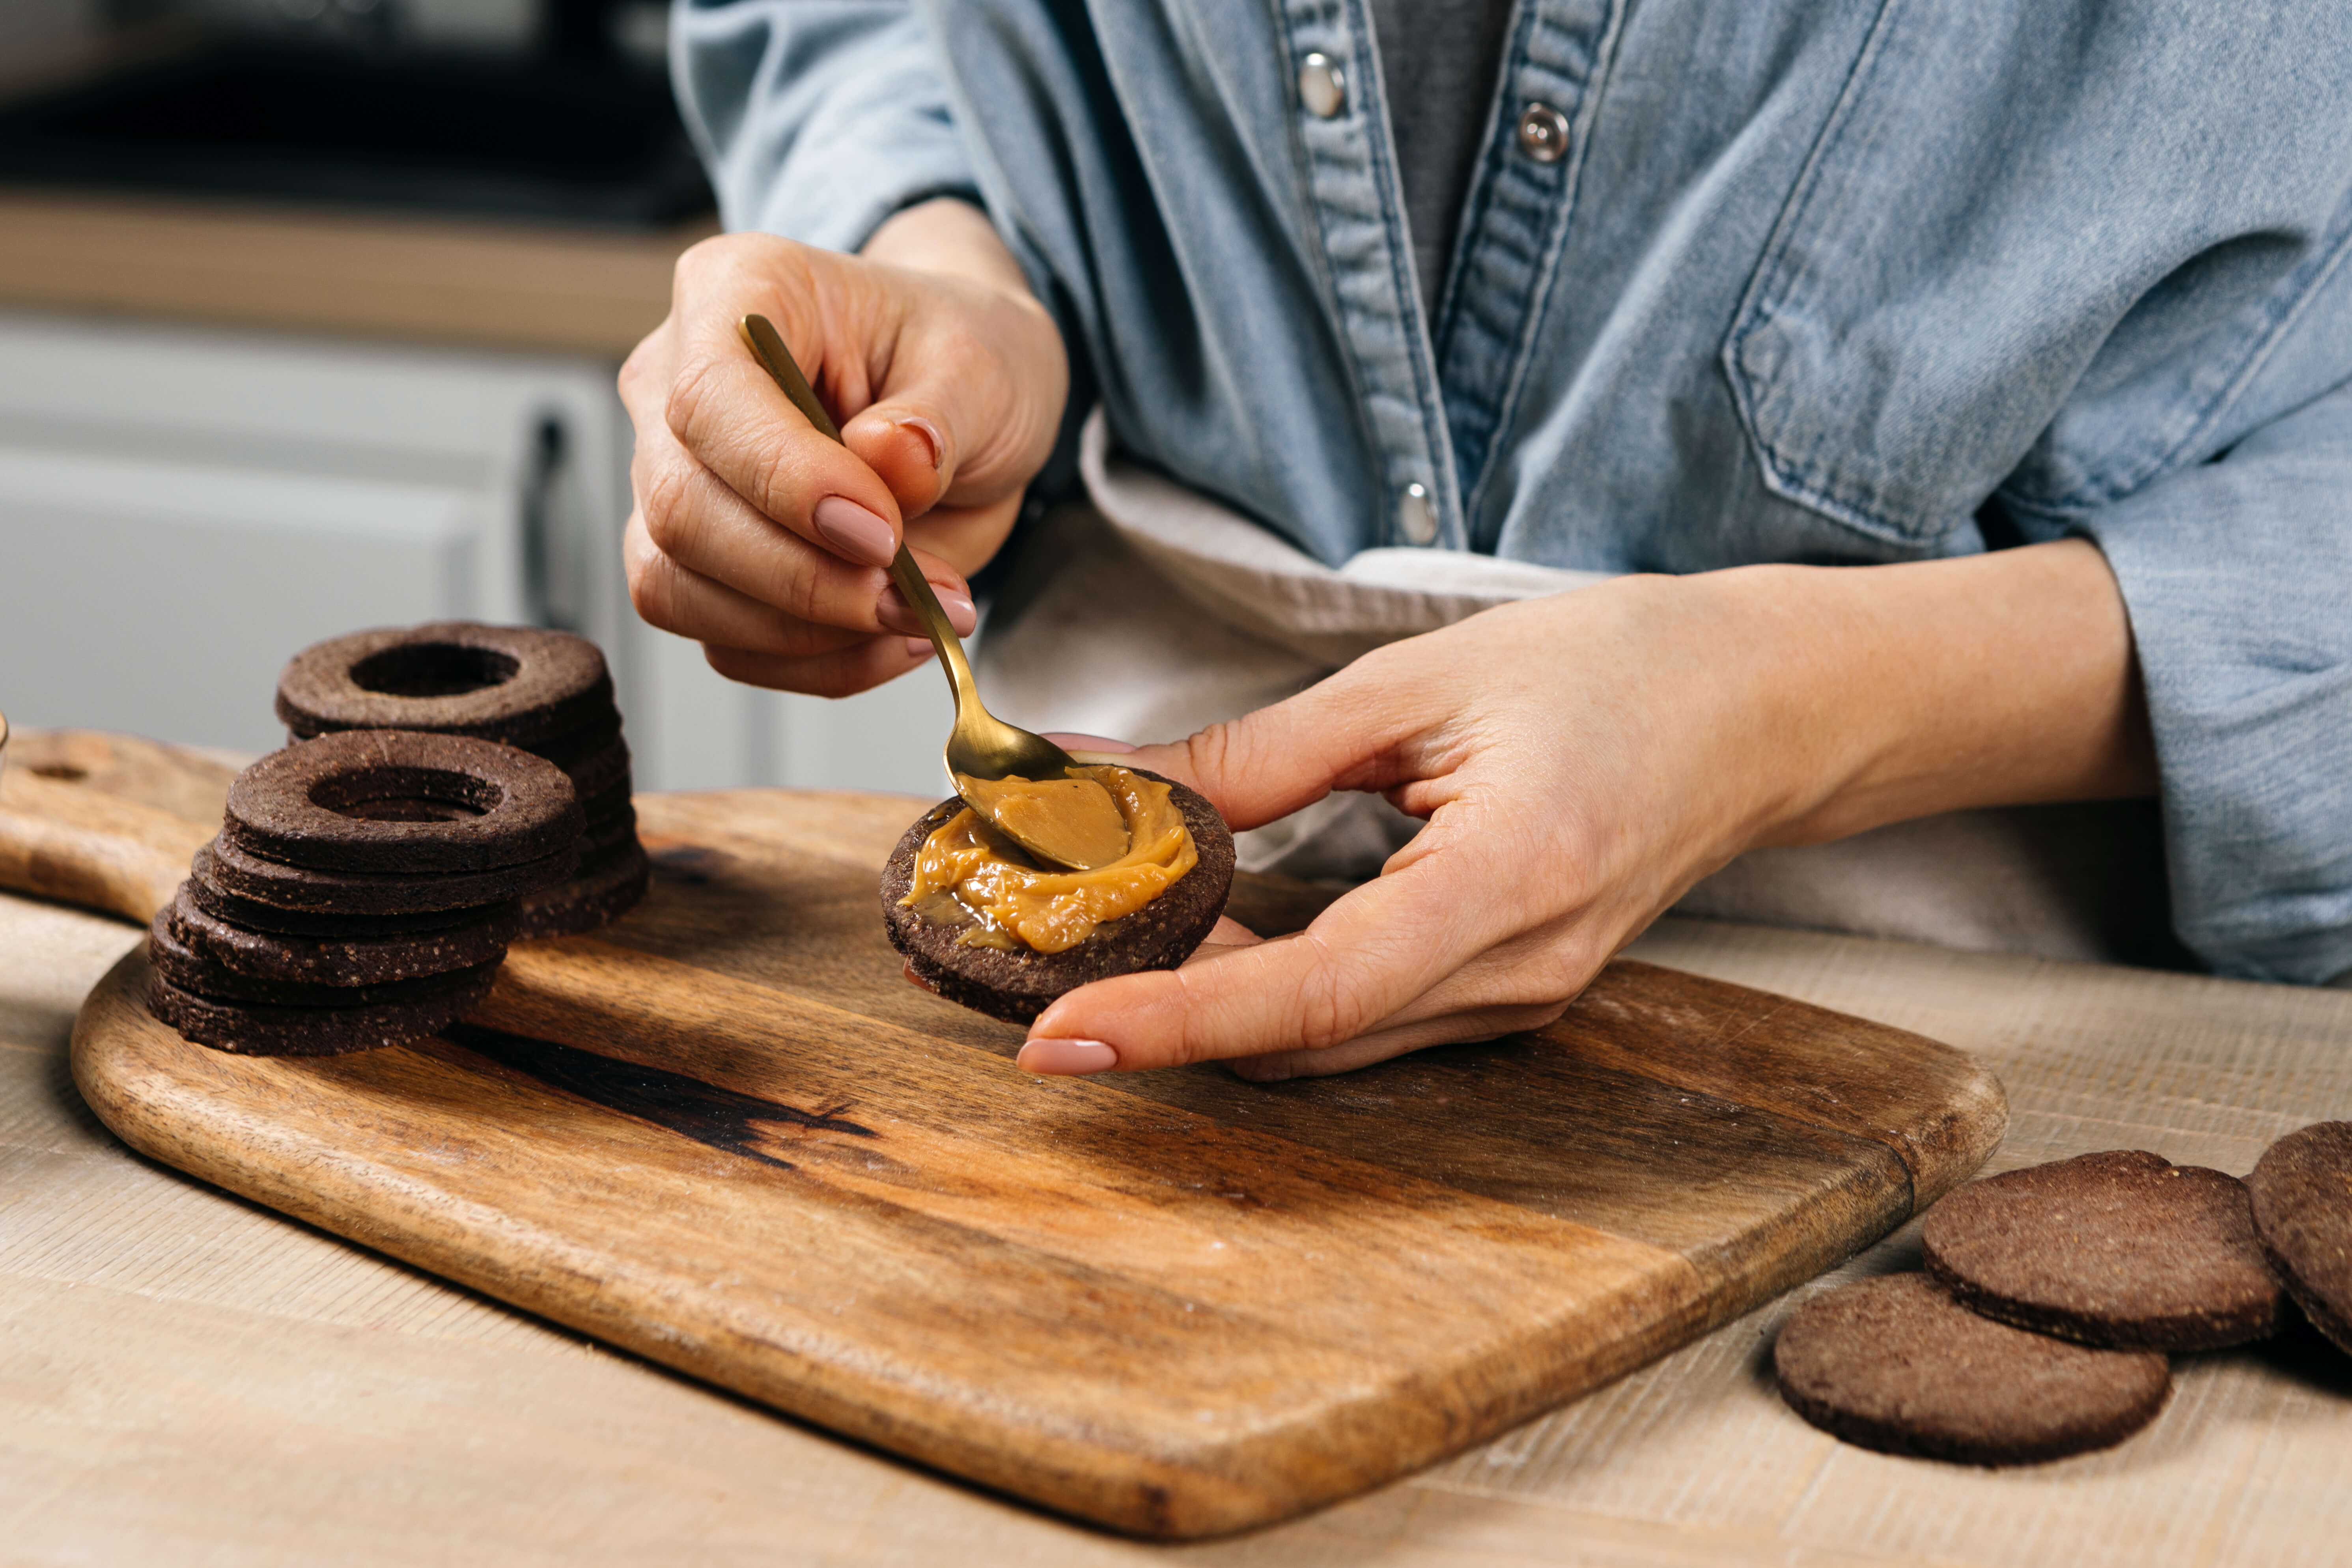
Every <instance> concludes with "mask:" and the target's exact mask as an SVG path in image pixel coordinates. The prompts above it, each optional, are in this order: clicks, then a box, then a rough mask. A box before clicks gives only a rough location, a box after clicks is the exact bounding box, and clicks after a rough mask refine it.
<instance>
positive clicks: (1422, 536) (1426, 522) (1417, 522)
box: [1397, 479, 1437, 544]
mask: <svg viewBox="0 0 2352 1568" xmlns="http://www.w3.org/2000/svg"><path fill="white" fill-rule="evenodd" d="M1397 527H1398V528H1400V529H1402V531H1403V532H1404V536H1405V537H1406V538H1407V539H1410V540H1412V542H1414V543H1415V544H1426V543H1428V542H1430V541H1431V540H1433V539H1435V538H1436V537H1437V511H1436V509H1435V508H1433V507H1432V506H1431V505H1430V504H1429V487H1428V486H1427V485H1424V484H1423V483H1422V482H1421V481H1420V480H1419V479H1415V480H1414V481H1413V482H1412V483H1411V484H1409V485H1407V486H1405V488H1404V493H1403V494H1402V495H1401V496H1399V497H1397Z"/></svg>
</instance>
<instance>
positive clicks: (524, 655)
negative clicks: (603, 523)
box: [278, 621, 652, 937]
mask: <svg viewBox="0 0 2352 1568" xmlns="http://www.w3.org/2000/svg"><path fill="white" fill-rule="evenodd" d="M278 717H279V718H280V719H282V720H284V721H285V722H286V727H287V729H288V731H289V732H290V733H291V734H292V736H293V738H294V739H295V740H297V741H301V740H308V739H310V737H312V736H316V735H323V734H329V733H331V732H335V731H350V730H415V731H430V732H433V733H436V734H445V735H471V736H476V737H478V738H480V739H482V740H487V741H497V742H502V743H504V744H506V745H509V746H516V747H520V748H521V749H522V750H524V751H527V752H532V753H533V754H535V755H537V756H541V757H543V758H545V759H546V760H547V761H549V762H551V763H554V764H555V765H556V766H557V767H559V768H562V770H563V771H564V772H565V773H567V774H569V775H570V776H571V779H572V789H573V791H574V793H576V794H577V795H578V796H579V798H580V803H581V807H582V809H583V811H584V813H585V814H586V818H587V825H588V826H587V840H586V845H585V847H584V850H583V854H582V857H581V863H580V868H579V869H578V871H577V872H576V873H575V874H574V875H573V876H572V877H571V878H569V879H566V880H565V881H564V882H562V884H561V885H560V886H557V887H554V888H551V889H547V890H546V891H545V892H542V893H539V894H535V895H533V896H531V897H529V898H526V899H525V900H523V901H522V910H521V915H520V926H519V928H518V931H517V934H518V935H520V936H525V937H541V936H562V935H566V934H569V933H572V932H575V931H589V930H592V929H593V928H594V927H597V926H600V925H602V924H604V922H605V921H609V920H612V919H613V918H614V917H615V916H617V915H620V914H622V913H624V912H625V911H626V910H629V909H631V908H632V907H634V906H635V904H636V902H637V900H640V899H642V898H644V897H645V893H646V879H647V877H648V875H649V873H650V871H651V869H652V868H651V866H650V864H649V863H648V862H647V860H646V852H645V850H644V848H643V847H642V846H640V845H639V844H638V842H637V816H636V808H635V805H633V804H632V785H631V781H630V776H629V746H628V742H626V741H625V740H623V739H622V737H621V713H620V710H619V709H618V708H617V707H616V706H615V705H614V700H613V679H612V676H611V675H610V674H609V673H608V672H607V671H606V669H605V668H604V655H603V654H602V653H601V652H599V651H598V650H597V647H596V645H595V644H594V643H592V642H590V641H588V640H587V639H586V638H585V637H573V636H572V635H571V634H570V633H568V632H554V631H542V630H538V629H535V628H532V627H527V626H481V625H478V624H476V623H474V622H471V621H436V622H433V623H431V624H430V625H426V626H411V627H406V628H400V627H387V628H383V629H381V630H376V631H366V632H354V633H353V634H352V635H351V636H349V637H335V638H333V639H331V640H330V641H327V642H322V643H318V644H314V645H313V646H311V647H307V648H305V649H303V650H302V651H301V652H300V653H299V654H297V655H295V657H294V659H293V661H292V662H291V663H289V664H288V665H287V667H286V671H285V673H284V674H283V675H282V676H280V677H279V678H278Z"/></svg>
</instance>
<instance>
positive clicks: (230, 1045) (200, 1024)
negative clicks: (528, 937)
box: [147, 963, 499, 1057]
mask: <svg viewBox="0 0 2352 1568" xmlns="http://www.w3.org/2000/svg"><path fill="white" fill-rule="evenodd" d="M498 974H499V966H498V965H497V964H495V963H486V964H483V965H481V966H479V967H478V968H475V969H465V970H459V971H457V973H455V974H453V975H451V976H449V977H448V984H447V986H446V988H444V989H439V990H436V991H435V992H434V993H433V994H431V995H430V996H426V997H421V998H419V999H416V1000H413V1001H403V1002H379V1003H376V1004H373V1005H369V1006H362V1007H278V1006H272V1005H270V1004H268V1003H267V1002H216V1001H214V1000H213V999H212V998H210V997H207V996H198V995H196V994H194V993H193V992H187V991H183V990H181V989H180V988H179V987H178V986H176V985H174V984H172V983H171V982H170V981H168V980H166V979H164V978H163V976H162V975H161V974H157V973H153V972H152V971H151V972H150V973H149V974H148V977H147V1010H148V1011H149V1012H150V1013H152V1014H153V1015H154V1016H156V1017H157V1018H158V1019H160V1020H161V1021H163V1023H165V1024H167V1025H169V1026H172V1027H173V1028H174V1029H177V1030H178V1031H179V1032H180V1033H181V1035H182V1036H183V1037H185V1038H187V1039H191V1040H194V1041H195V1042H196V1043H197V1044H198V1045H205V1046H210V1047H213V1048H214V1049H215V1050H217V1051H229V1052H232V1053H234V1054H236V1055H238V1056H248V1057H334V1056H342V1055H344V1054H345V1053H347V1052H351V1051H372V1050H376V1049H379V1048H380V1047H384V1046H404V1045H406V1044H408V1043H409V1042H410V1041H412V1040H421V1039H425V1038H426V1037H430V1036H433V1035H437V1034H439V1033H440V1032H441V1031H442V1030H444V1029H446V1028H447V1027H448V1026H450V1025H452V1024H454V1023H456V1022H457V1020H458V1019H460V1018H462V1017H464V1016H466V1015H467V1014H468V1013H470V1012H472V1011H473V1010H474V1009H475V1008H476V1007H478V1006H480V1005H481V1004H482V999H483V998H484V997H486V996H488V994H490V987H491V986H492V985H493V984H497V982H498Z"/></svg>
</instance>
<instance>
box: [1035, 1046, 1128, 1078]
mask: <svg viewBox="0 0 2352 1568" xmlns="http://www.w3.org/2000/svg"><path fill="white" fill-rule="evenodd" d="M1014 1059H1015V1060H1017V1061H1018V1062H1019V1063H1020V1064H1021V1070H1022V1071H1023V1072H1034V1073H1046V1074H1051V1075H1053V1076H1055V1077H1060V1078H1083V1077H1084V1076H1085V1075H1087V1073H1090V1072H1106V1071H1108V1070H1109V1069H1110V1068H1115V1067H1117V1066H1118V1052H1117V1051H1115V1050H1112V1049H1111V1048H1110V1047H1108V1046H1107V1045H1104V1044H1103V1043H1102V1042H1101V1041H1100V1040H1032V1041H1030V1042H1029V1043H1028V1044H1027V1045H1025V1046H1024V1047H1021V1055H1020V1056H1019V1057H1017V1058H1014Z"/></svg>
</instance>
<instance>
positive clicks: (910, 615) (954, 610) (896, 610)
mask: <svg viewBox="0 0 2352 1568" xmlns="http://www.w3.org/2000/svg"><path fill="white" fill-rule="evenodd" d="M931 592H932V594H933V595H936V596H937V597H938V599H939V601H940V609H942V610H945V611H946V612H947V616H948V625H950V626H953V627H955V630H956V636H958V637H970V636H971V633H972V628H973V627H975V626H979V625H980V611H979V610H978V609H977V608H976V607H974V605H972V602H971V595H969V594H959V593H957V592H956V591H955V590H954V589H953V588H942V587H940V585H939V584H937V583H934V584H931ZM874 618H875V619H876V620H877V621H880V622H881V623H882V624H883V625H884V626H887V627H888V628H889V629H890V630H892V631H894V632H908V633H913V632H919V631H921V630H922V629H923V623H922V622H920V621H919V620H917V619H916V618H915V610H914V606H913V605H909V604H908V603H907V596H906V595H904V594H901V593H900V592H898V587H897V585H896V584H893V585H892V586H890V587H887V588H885V589H883V590H882V596H881V597H880V598H878V599H877V600H875V601H874Z"/></svg>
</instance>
